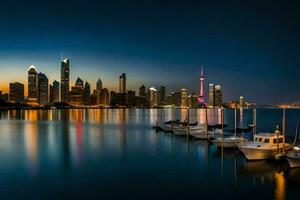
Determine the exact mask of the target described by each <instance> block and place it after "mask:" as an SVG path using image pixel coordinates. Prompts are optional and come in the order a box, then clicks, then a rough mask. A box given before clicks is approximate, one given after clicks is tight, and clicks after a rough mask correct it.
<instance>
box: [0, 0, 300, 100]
mask: <svg viewBox="0 0 300 200" xmlns="http://www.w3.org/2000/svg"><path fill="white" fill-rule="evenodd" d="M242 2H243V3H242ZM299 38H300V1H286V0H285V1H264V0H260V1H227V0H226V1H225V0H224V1H211V0H210V1H200V0H198V1H187V0H186V1H177V0H170V1H150V0H148V1H146V0H138V1H129V0H128V1H125V0H123V1H113V0H111V1H100V0H98V1H88V0H82V1H75V0H73V1H56V0H51V1H50V0H49V1H46V0H45V1H30V0H29V1H28V0H26V1H25V0H24V1H14V0H5V1H4V2H1V6H0V89H2V90H7V87H8V83H9V82H12V81H20V82H22V83H24V84H26V85H27V69H28V67H29V66H30V65H31V64H34V65H35V66H36V67H37V69H38V70H39V71H41V72H43V73H45V74H46V75H47V76H48V78H49V79H50V82H52V81H53V80H54V79H56V80H60V78H59V77H60V60H61V55H63V56H64V57H68V58H70V59H71V85H73V84H74V82H75V80H76V78H77V77H78V76H80V77H81V78H82V79H83V80H87V81H88V82H90V83H91V84H93V85H94V84H95V82H96V81H97V79H98V78H101V79H102V80H103V84H104V86H105V87H108V88H109V89H117V87H118V76H119V75H120V74H121V73H122V72H126V73H127V78H128V89H133V90H137V89H138V87H139V86H140V85H141V84H145V85H146V86H147V87H149V86H156V87H158V86H160V85H165V86H166V87H167V89H168V91H170V90H178V89H180V88H183V87H184V88H187V89H188V90H189V91H196V92H198V90H199V89H198V88H199V81H198V80H199V73H200V67H201V65H204V67H205V75H206V83H205V84H206V86H207V85H208V83H210V82H213V83H218V84H220V85H221V86H222V90H223V96H224V101H227V100H232V99H238V97H239V96H240V95H245V96H246V98H247V99H248V100H249V101H251V102H257V103H282V102H292V101H300V89H299V86H300V39H299ZM26 88H27V86H26ZM205 89H206V90H207V87H206V88H205ZM206 93H207V91H206Z"/></svg>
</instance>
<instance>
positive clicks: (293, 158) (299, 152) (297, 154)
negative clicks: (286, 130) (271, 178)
mask: <svg viewBox="0 0 300 200" xmlns="http://www.w3.org/2000/svg"><path fill="white" fill-rule="evenodd" d="M286 159H287V161H288V162H289V165H290V167H291V168H298V167H300V147H294V148H293V149H292V150H291V151H289V152H287V154H286Z"/></svg>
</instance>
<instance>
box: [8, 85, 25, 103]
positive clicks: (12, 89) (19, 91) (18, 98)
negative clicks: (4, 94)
mask: <svg viewBox="0 0 300 200" xmlns="http://www.w3.org/2000/svg"><path fill="white" fill-rule="evenodd" d="M9 101H12V102H17V103H22V102H23V101H24V84H22V83H18V82H15V83H10V84H9Z"/></svg>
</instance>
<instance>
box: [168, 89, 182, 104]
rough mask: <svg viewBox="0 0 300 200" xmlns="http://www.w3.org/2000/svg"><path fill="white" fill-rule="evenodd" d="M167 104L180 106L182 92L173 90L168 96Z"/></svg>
mask: <svg viewBox="0 0 300 200" xmlns="http://www.w3.org/2000/svg"><path fill="white" fill-rule="evenodd" d="M167 104H169V105H173V106H180V105H181V94H180V92H171V93H170V94H169V95H168V96H167Z"/></svg>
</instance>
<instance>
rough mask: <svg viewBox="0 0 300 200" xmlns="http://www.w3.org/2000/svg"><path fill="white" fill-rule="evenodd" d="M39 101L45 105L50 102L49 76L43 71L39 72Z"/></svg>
mask: <svg viewBox="0 0 300 200" xmlns="http://www.w3.org/2000/svg"><path fill="white" fill-rule="evenodd" d="M38 83H39V84H38V88H39V89H38V102H39V104H40V105H45V104H48V103H49V97H48V88H49V80H48V78H47V76H46V75H45V74H43V73H39V74H38Z"/></svg>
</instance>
